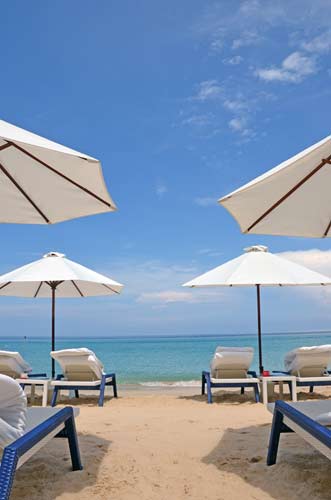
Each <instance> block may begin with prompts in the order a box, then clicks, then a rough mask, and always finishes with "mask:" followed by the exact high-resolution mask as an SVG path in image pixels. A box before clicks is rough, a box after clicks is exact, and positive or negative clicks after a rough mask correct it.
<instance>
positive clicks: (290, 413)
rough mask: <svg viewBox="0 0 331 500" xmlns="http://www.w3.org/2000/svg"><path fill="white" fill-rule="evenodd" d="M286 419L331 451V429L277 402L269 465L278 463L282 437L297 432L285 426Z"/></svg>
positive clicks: (271, 433)
mask: <svg viewBox="0 0 331 500" xmlns="http://www.w3.org/2000/svg"><path fill="white" fill-rule="evenodd" d="M284 417H286V418H287V419H288V420H289V421H290V422H293V423H294V424H296V425H297V426H299V427H301V428H302V429H303V430H304V431H305V432H307V433H308V434H310V435H311V436H312V437H313V438H315V439H317V440H318V441H319V442H320V443H322V444H323V445H324V446H326V447H327V448H329V449H330V450H331V430H330V429H328V428H327V427H324V426H323V425H321V424H319V423H318V422H316V421H315V420H313V419H312V418H310V417H308V416H307V415H305V414H304V413H302V412H301V411H299V410H297V409H296V408H293V407H292V406H290V405H289V404H288V403H285V402H284V401H276V403H275V409H274V416H273V420H272V427H271V432H270V438H269V449H268V457H267V465H274V464H275V463H276V461H277V453H278V447H279V440H280V435H281V434H282V433H285V432H295V431H294V430H293V429H291V428H290V427H289V426H288V425H286V424H284Z"/></svg>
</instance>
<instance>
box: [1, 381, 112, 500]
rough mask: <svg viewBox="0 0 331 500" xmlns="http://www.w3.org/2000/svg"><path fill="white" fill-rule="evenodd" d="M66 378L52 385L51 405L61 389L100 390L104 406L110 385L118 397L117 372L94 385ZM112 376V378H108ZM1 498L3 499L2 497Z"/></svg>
mask: <svg viewBox="0 0 331 500" xmlns="http://www.w3.org/2000/svg"><path fill="white" fill-rule="evenodd" d="M63 378H64V376H63V375H57V377H56V380H59V381H60V382H61V383H60V384H59V385H56V380H55V381H54V382H53V383H52V387H53V388H54V390H53V395H52V401H51V406H55V405H56V400H57V396H58V393H59V391H61V390H62V389H63V390H68V391H71V390H73V391H75V396H76V398H78V397H79V391H100V395H99V400H98V406H103V402H104V399H105V389H106V387H108V386H112V387H113V392H114V398H117V383H116V375H115V373H107V374H104V375H102V377H101V382H100V384H97V385H93V384H92V383H91V385H90V386H89V385H79V382H77V385H73V384H72V383H71V384H68V385H65V381H64V380H62V379H63ZM109 378H111V380H108V381H107V379H109ZM0 500H1V499H0Z"/></svg>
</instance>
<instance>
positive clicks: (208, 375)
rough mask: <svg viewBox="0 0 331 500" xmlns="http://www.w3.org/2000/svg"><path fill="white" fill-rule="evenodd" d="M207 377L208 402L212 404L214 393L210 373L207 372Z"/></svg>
mask: <svg viewBox="0 0 331 500" xmlns="http://www.w3.org/2000/svg"><path fill="white" fill-rule="evenodd" d="M205 379H206V383H207V402H208V404H210V405H211V404H212V402H213V395H212V393H211V383H210V374H209V373H205Z"/></svg>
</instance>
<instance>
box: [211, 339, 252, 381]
mask: <svg viewBox="0 0 331 500" xmlns="http://www.w3.org/2000/svg"><path fill="white" fill-rule="evenodd" d="M253 356H254V349H253V348H252V347H222V346H218V347H217V349H216V351H215V354H214V357H213V359H212V361H211V364H210V371H211V376H212V377H213V378H246V377H247V371H248V369H249V367H250V365H251V363H252V361H253Z"/></svg>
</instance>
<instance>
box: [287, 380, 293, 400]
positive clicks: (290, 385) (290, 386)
mask: <svg viewBox="0 0 331 500" xmlns="http://www.w3.org/2000/svg"><path fill="white" fill-rule="evenodd" d="M287 385H288V390H289V393H290V396H291V399H292V401H293V391H292V383H291V382H287Z"/></svg>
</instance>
